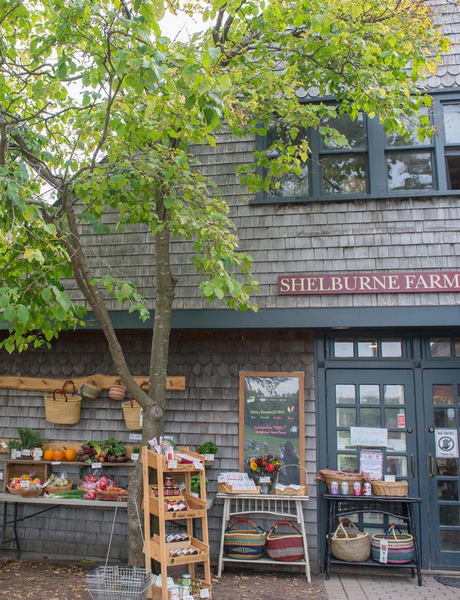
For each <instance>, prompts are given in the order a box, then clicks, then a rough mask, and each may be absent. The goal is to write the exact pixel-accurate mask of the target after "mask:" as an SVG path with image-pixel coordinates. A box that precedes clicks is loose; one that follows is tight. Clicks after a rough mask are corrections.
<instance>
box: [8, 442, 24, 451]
mask: <svg viewBox="0 0 460 600" xmlns="http://www.w3.org/2000/svg"><path fill="white" fill-rule="evenodd" d="M6 449H7V450H8V452H12V451H13V450H21V449H22V444H21V440H10V441H9V442H8V443H7V445H6Z"/></svg>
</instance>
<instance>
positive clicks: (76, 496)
mask: <svg viewBox="0 0 460 600" xmlns="http://www.w3.org/2000/svg"><path fill="white" fill-rule="evenodd" d="M85 494H86V490H79V489H76V490H69V491H68V492H58V493H57V494H50V496H52V497H53V498H61V499H62V500H65V499H67V500H83V496H84V495H85Z"/></svg>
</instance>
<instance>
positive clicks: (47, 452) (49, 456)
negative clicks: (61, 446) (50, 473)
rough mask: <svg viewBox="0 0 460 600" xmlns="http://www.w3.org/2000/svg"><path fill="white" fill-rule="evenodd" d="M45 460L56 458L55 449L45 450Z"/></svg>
mask: <svg viewBox="0 0 460 600" xmlns="http://www.w3.org/2000/svg"><path fill="white" fill-rule="evenodd" d="M43 459H44V460H54V450H45V452H44V454H43Z"/></svg>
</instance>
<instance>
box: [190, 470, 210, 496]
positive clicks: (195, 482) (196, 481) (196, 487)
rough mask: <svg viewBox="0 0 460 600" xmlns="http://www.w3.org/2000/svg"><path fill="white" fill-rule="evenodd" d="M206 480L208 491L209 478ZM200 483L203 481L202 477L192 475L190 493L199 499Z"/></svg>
mask: <svg viewBox="0 0 460 600" xmlns="http://www.w3.org/2000/svg"><path fill="white" fill-rule="evenodd" d="M205 479H206V491H208V483H209V479H208V478H207V477H206V478H205ZM200 481H201V476H200V475H192V476H191V477H190V491H191V493H192V496H196V497H197V498H199V497H200Z"/></svg>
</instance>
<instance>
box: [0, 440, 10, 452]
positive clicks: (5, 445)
mask: <svg viewBox="0 0 460 600" xmlns="http://www.w3.org/2000/svg"><path fill="white" fill-rule="evenodd" d="M0 446H1V447H2V448H4V449H5V450H6V449H7V448H8V444H7V443H6V442H2V443H1V444H0Z"/></svg>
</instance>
